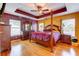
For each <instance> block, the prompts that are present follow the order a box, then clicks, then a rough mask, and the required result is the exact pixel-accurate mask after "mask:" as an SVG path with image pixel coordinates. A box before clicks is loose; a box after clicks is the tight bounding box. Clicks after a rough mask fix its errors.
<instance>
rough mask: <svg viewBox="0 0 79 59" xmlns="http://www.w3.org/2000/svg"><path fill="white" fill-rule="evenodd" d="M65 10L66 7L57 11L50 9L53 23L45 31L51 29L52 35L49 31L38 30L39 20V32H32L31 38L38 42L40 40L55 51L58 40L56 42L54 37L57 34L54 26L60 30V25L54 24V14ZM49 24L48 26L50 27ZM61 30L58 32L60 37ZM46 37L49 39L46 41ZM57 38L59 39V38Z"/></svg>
mask: <svg viewBox="0 0 79 59" xmlns="http://www.w3.org/2000/svg"><path fill="white" fill-rule="evenodd" d="M38 10H39V8H38ZM40 11H42V8H41V9H40ZM48 11H49V9H48ZM64 11H66V7H65V9H64V10H61V9H59V10H57V11H55V12H54V11H53V10H52V9H50V13H49V15H50V18H51V24H50V25H49V26H50V29H45V31H48V30H49V31H50V35H49V34H48V33H45V32H39V31H38V21H37V32H31V39H33V40H35V41H36V42H38V43H40V44H42V45H44V46H48V47H50V48H51V51H52V52H53V48H54V45H55V44H56V42H57V41H56V42H55V40H54V38H55V37H56V36H55V37H54V36H53V35H54V34H55V33H54V30H55V29H54V28H53V26H54V27H56V28H57V29H58V31H59V32H60V29H59V26H57V25H54V24H53V14H57V13H60V12H64ZM38 12H39V11H38ZM46 12H47V11H46ZM43 14H44V13H43ZM49 26H47V27H49ZM59 32H58V33H57V34H58V37H60V34H59ZM31 39H30V41H31ZM44 39H48V40H47V41H44ZM57 40H59V38H58V39H57Z"/></svg>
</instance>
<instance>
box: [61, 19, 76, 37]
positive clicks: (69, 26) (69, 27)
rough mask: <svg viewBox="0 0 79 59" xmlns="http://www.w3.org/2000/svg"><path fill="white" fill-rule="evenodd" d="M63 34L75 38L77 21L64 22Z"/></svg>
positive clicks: (68, 20) (67, 20)
mask: <svg viewBox="0 0 79 59" xmlns="http://www.w3.org/2000/svg"><path fill="white" fill-rule="evenodd" d="M62 32H63V34H67V35H71V36H75V19H74V18H73V19H66V20H62Z"/></svg>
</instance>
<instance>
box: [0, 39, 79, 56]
mask: <svg viewBox="0 0 79 59" xmlns="http://www.w3.org/2000/svg"><path fill="white" fill-rule="evenodd" d="M11 43H12V48H11V51H5V52H2V53H0V55H1V56H79V47H72V46H70V45H67V44H64V43H58V44H57V45H56V46H55V47H54V52H50V48H48V47H44V46H42V45H40V44H37V43H31V42H29V40H25V41H21V40H14V41H12V42H11Z"/></svg>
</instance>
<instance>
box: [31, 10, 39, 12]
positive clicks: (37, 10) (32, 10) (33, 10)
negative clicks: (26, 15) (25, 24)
mask: <svg viewBox="0 0 79 59" xmlns="http://www.w3.org/2000/svg"><path fill="white" fill-rule="evenodd" d="M30 11H32V12H38V10H30Z"/></svg>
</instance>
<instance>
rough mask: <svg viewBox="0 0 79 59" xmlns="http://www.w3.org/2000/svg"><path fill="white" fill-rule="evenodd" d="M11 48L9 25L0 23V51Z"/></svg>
mask: <svg viewBox="0 0 79 59" xmlns="http://www.w3.org/2000/svg"><path fill="white" fill-rule="evenodd" d="M10 48H11V41H10V26H9V25H4V24H0V52H2V51H4V50H8V49H10Z"/></svg>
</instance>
